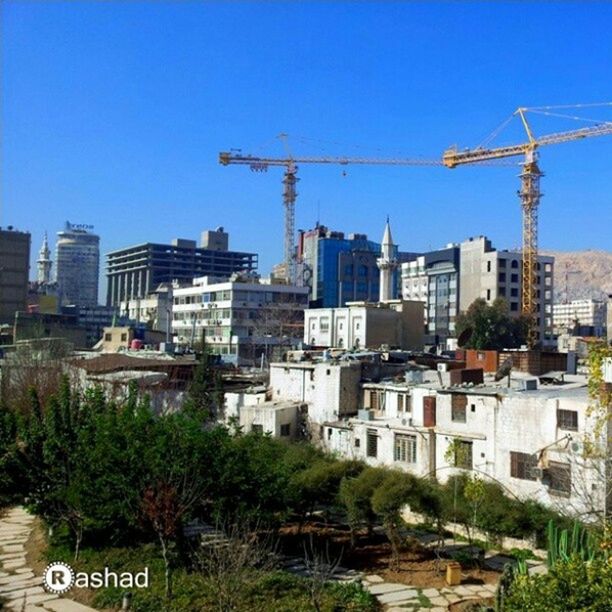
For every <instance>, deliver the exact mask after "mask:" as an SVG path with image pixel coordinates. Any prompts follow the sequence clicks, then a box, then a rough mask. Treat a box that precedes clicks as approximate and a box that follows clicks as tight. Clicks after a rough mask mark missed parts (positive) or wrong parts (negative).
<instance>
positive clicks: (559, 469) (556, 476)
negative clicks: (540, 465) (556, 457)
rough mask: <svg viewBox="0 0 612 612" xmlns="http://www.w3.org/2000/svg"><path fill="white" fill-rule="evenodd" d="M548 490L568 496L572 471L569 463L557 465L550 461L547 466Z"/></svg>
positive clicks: (570, 490) (570, 488)
mask: <svg viewBox="0 0 612 612" xmlns="http://www.w3.org/2000/svg"><path fill="white" fill-rule="evenodd" d="M547 472H548V489H549V491H550V492H551V493H552V492H555V493H560V494H563V495H570V494H571V492H572V471H571V468H570V465H569V463H557V462H556V461H550V462H549V464H548V470H547Z"/></svg>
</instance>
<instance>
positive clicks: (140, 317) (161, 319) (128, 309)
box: [119, 283, 178, 334]
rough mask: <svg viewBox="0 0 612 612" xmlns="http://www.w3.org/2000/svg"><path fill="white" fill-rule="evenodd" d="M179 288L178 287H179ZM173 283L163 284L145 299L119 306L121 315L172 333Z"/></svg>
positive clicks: (125, 302) (126, 302) (152, 327)
mask: <svg viewBox="0 0 612 612" xmlns="http://www.w3.org/2000/svg"><path fill="white" fill-rule="evenodd" d="M177 286H178V285H177ZM172 292H173V285H172V284H171V283H162V284H161V285H160V286H159V287H157V289H156V290H155V291H153V292H152V293H150V294H149V295H147V296H145V297H144V298H134V299H133V300H127V301H123V302H121V303H120V304H119V314H120V316H122V317H125V318H127V319H130V320H131V321H138V322H139V323H144V324H146V325H148V326H149V328H150V329H155V330H157V331H163V332H165V331H168V332H169V334H170V333H171V332H172Z"/></svg>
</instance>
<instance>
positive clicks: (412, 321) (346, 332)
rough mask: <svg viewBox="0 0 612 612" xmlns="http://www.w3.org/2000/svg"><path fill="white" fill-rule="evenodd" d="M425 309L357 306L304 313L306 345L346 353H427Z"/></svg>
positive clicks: (403, 304)
mask: <svg viewBox="0 0 612 612" xmlns="http://www.w3.org/2000/svg"><path fill="white" fill-rule="evenodd" d="M423 313H424V305H423V303H422V302H419V301H407V300H388V301H386V302H374V303H371V302H353V303H349V304H348V305H347V306H344V307H341V308H311V309H309V310H306V311H305V313H304V343H305V344H309V345H311V346H318V347H333V348H346V349H362V348H380V347H381V346H383V345H387V346H390V347H397V348H402V349H405V350H416V351H418V350H422V349H423V331H424V325H423V316H424V314H423Z"/></svg>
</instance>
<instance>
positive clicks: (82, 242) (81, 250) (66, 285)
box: [55, 222, 100, 306]
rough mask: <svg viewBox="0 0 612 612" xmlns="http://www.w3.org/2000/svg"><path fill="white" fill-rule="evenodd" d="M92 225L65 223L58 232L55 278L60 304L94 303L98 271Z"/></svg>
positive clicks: (96, 246)
mask: <svg viewBox="0 0 612 612" xmlns="http://www.w3.org/2000/svg"><path fill="white" fill-rule="evenodd" d="M92 229H93V226H91V225H73V224H71V223H68V222H66V226H65V228H64V229H63V230H62V231H61V232H58V233H57V236H58V240H57V247H56V256H55V261H56V271H55V275H56V280H57V286H58V287H57V288H58V295H59V299H60V304H61V305H68V304H70V305H72V304H74V305H75V306H96V305H97V304H98V274H99V270H100V237H99V236H97V235H96V234H93V233H92V232H91V230H92Z"/></svg>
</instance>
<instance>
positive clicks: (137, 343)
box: [130, 338, 143, 351]
mask: <svg viewBox="0 0 612 612" xmlns="http://www.w3.org/2000/svg"><path fill="white" fill-rule="evenodd" d="M142 344H143V343H142V340H139V339H138V338H134V339H133V340H132V342H131V343H130V348H131V349H132V350H133V351H139V350H140V349H142Z"/></svg>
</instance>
